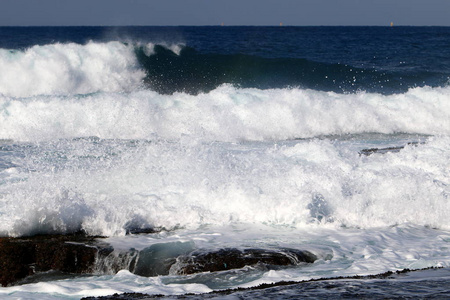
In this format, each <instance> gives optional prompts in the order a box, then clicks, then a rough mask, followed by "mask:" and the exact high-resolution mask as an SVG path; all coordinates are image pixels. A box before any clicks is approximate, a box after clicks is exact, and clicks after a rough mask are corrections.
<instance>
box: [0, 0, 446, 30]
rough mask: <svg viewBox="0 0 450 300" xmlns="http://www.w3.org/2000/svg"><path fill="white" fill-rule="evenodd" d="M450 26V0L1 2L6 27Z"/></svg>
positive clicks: (0, 13)
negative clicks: (222, 24) (392, 24)
mask: <svg viewBox="0 0 450 300" xmlns="http://www.w3.org/2000/svg"><path fill="white" fill-rule="evenodd" d="M390 22H393V23H394V24H395V25H413V26H429V25H438V26H450V0H159V1H156V0H0V26H80V25H81V26H126V25H138V26H145V25H151V26H154V25H156V26H167V25H220V24H221V23H224V25H275V26H276V25H279V24H280V23H283V25H292V26H309V25H312V26H316V25H324V26H329V25H332V26H334V25H343V26H347V25H356V26H360V25H376V26H386V25H389V24H390Z"/></svg>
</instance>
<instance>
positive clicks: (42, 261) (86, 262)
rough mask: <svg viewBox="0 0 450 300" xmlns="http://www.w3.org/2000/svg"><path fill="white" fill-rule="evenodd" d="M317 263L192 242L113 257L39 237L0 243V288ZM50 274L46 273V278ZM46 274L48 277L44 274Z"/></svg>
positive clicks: (72, 241) (103, 248)
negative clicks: (58, 279)
mask: <svg viewBox="0 0 450 300" xmlns="http://www.w3.org/2000/svg"><path fill="white" fill-rule="evenodd" d="M316 259H317V257H316V256H315V255H314V254H312V253H310V252H308V251H302V250H297V249H236V248H223V249H219V250H212V251H211V250H207V249H204V250H199V249H195V245H194V243H193V242H169V243H158V244H153V245H150V246H149V247H147V248H144V249H142V250H136V249H133V248H131V249H128V250H126V251H117V250H114V249H113V247H112V246H111V245H109V244H107V243H105V242H103V241H102V239H101V237H92V236H86V235H84V234H72V235H40V236H33V237H21V238H11V237H4V238H0V284H1V285H2V286H8V285H12V284H20V283H26V282H36V281H41V280H51V278H50V277H49V279H46V276H68V275H70V276H73V275H79V274H87V275H88V274H115V273H116V272H117V271H119V270H123V269H127V270H129V271H130V272H132V273H134V274H136V275H140V276H147V277H151V276H158V275H169V274H172V275H185V274H193V273H200V272H216V271H224V270H230V269H239V268H243V267H245V266H252V265H257V264H264V265H267V266H269V267H270V266H293V265H299V264H303V263H312V262H314V261H315V260H316ZM48 271H51V272H48ZM45 272H48V273H47V274H46V273H45Z"/></svg>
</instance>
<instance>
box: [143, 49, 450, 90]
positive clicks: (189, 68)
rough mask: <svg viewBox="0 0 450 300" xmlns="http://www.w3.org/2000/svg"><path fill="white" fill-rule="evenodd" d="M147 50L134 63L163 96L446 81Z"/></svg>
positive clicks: (402, 71) (402, 72)
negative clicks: (226, 87) (231, 88)
mask: <svg viewBox="0 0 450 300" xmlns="http://www.w3.org/2000/svg"><path fill="white" fill-rule="evenodd" d="M146 49H147V48H145V47H137V48H136V55H137V58H138V61H139V63H140V64H141V66H142V68H143V69H144V70H145V72H146V74H147V76H146V78H145V82H146V84H147V86H148V88H150V89H152V90H154V91H157V92H159V93H163V94H172V93H174V92H186V93H190V94H198V93H201V92H209V91H211V90H213V89H215V88H217V87H218V86H220V85H222V84H232V85H235V86H237V87H242V88H258V89H272V88H289V87H298V88H306V89H313V90H319V91H332V92H338V93H354V92H357V91H366V92H376V93H381V94H394V93H403V92H406V91H407V90H408V89H409V88H413V87H417V86H424V85H428V86H432V87H437V86H445V85H446V84H447V82H448V76H447V74H445V73H442V72H436V71H429V70H421V69H419V70H416V69H414V68H413V69H409V68H407V67H405V68H398V69H386V70H383V69H382V70H378V69H376V68H373V67H369V68H365V67H355V66H352V65H348V64H341V63H325V62H317V61H313V60H308V59H304V58H293V57H278V58H270V57H261V56H256V55H247V54H217V53H201V52H198V51H196V50H195V49H193V48H190V47H184V48H183V49H181V51H180V52H179V53H174V52H173V51H172V49H169V48H168V47H166V46H163V45H155V46H154V47H153V49H152V53H151V55H148V52H147V51H146Z"/></svg>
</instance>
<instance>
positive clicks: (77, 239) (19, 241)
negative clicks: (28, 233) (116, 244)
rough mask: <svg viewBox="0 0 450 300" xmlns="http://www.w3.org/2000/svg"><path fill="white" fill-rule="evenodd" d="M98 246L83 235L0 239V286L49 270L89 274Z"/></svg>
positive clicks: (90, 238)
mask: <svg viewBox="0 0 450 300" xmlns="http://www.w3.org/2000/svg"><path fill="white" fill-rule="evenodd" d="M98 245H99V244H98ZM98 245H97V244H96V237H88V236H85V235H83V234H74V235H41V236H33V237H21V238H10V237H3V238H0V284H1V285H2V286H7V285H11V284H12V283H15V282H17V281H19V280H21V279H23V278H25V277H27V276H30V275H34V274H36V273H39V272H45V271H49V270H55V271H61V272H65V273H76V274H82V273H90V272H91V271H92V268H93V266H94V263H95V260H96V256H97V252H98V247H99V246H98Z"/></svg>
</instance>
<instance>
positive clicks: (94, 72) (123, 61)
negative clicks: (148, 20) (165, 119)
mask: <svg viewBox="0 0 450 300" xmlns="http://www.w3.org/2000/svg"><path fill="white" fill-rule="evenodd" d="M0 69H1V70H2V71H1V72H0V94H3V95H5V96H9V97H30V96H36V95H75V94H88V93H95V92H99V91H103V92H122V91H131V90H133V89H136V88H138V87H139V86H140V85H141V84H142V80H143V78H144V76H145V73H144V72H143V71H142V70H141V68H140V66H139V63H138V61H137V59H136V56H135V53H134V47H133V46H130V45H126V44H124V43H120V42H109V43H95V42H89V43H88V44H86V45H80V44H75V43H68V44H59V43H58V44H51V45H44V46H33V47H31V48H28V49H26V50H23V51H21V50H6V49H0Z"/></svg>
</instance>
